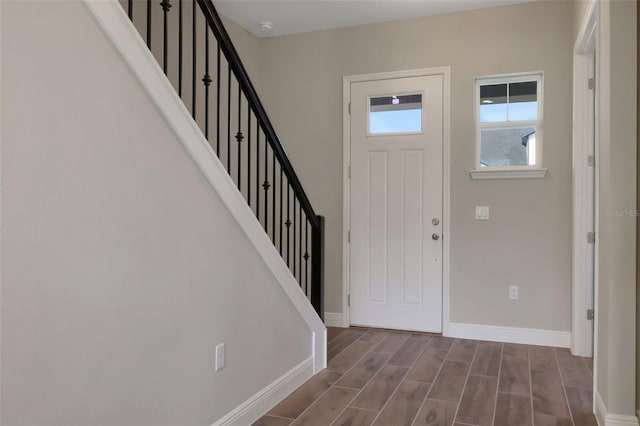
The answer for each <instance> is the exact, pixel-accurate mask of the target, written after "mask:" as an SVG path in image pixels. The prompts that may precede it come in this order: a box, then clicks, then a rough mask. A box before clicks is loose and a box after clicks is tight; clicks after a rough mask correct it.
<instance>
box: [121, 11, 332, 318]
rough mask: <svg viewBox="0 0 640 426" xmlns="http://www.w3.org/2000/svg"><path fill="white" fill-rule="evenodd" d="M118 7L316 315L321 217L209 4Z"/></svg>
mask: <svg viewBox="0 0 640 426" xmlns="http://www.w3.org/2000/svg"><path fill="white" fill-rule="evenodd" d="M120 3H121V4H122V6H123V7H124V9H125V10H126V12H127V14H128V16H129V18H130V19H131V21H132V22H133V24H134V25H135V26H136V28H137V29H138V31H139V33H140V35H141V36H142V38H143V39H144V40H145V41H146V43H147V46H148V47H149V49H150V50H151V51H152V53H153V54H154V56H155V57H156V59H158V63H159V64H160V65H161V66H162V69H163V71H164V73H165V74H166V75H167V78H169V80H170V81H171V83H172V84H173V86H174V88H175V89H176V91H177V93H178V95H179V96H180V98H181V99H182V101H183V102H184V104H185V106H186V107H187V109H188V110H189V111H190V112H191V115H192V117H193V119H194V120H195V121H196V122H197V123H198V125H199V127H200V129H201V130H202V132H203V134H204V136H205V138H206V139H207V141H208V142H209V145H210V146H211V148H212V149H213V151H214V152H215V153H216V154H217V156H218V158H219V159H220V161H221V163H222V164H223V165H224V166H225V168H226V170H227V172H228V173H229V175H230V176H231V178H232V179H233V180H234V182H235V183H236V185H237V187H238V189H239V190H240V192H241V193H242V195H243V196H244V197H245V199H246V200H247V203H248V204H249V207H250V208H251V209H252V211H253V212H254V214H255V215H256V218H257V219H258V221H259V222H260V224H261V225H262V227H263V228H264V230H265V232H266V233H267V235H268V236H269V238H270V239H271V241H272V242H273V244H274V246H275V247H276V249H277V250H278V251H279V253H280V255H281V256H282V258H283V260H284V261H285V262H286V264H287V266H288V267H289V269H290V271H291V273H292V274H293V276H294V277H295V278H296V280H297V281H298V283H299V285H300V287H301V289H302V290H303V291H304V293H305V294H306V296H307V298H308V299H309V300H310V302H311V304H312V305H313V307H314V309H315V310H316V312H317V313H318V315H319V316H320V318H324V294H323V293H324V217H323V216H319V215H316V213H315V212H314V210H313V207H312V206H311V203H310V201H309V198H308V197H307V194H306V193H305V191H304V189H303V187H302V184H301V183H300V180H299V179H298V176H297V175H296V172H295V170H294V168H293V166H292V164H291V162H290V161H289V158H288V157H287V154H286V152H285V150H284V147H283V146H282V143H281V142H280V139H279V138H278V135H277V134H276V132H275V130H274V128H273V125H272V124H271V121H270V119H269V117H268V115H267V113H266V111H265V108H264V106H263V105H262V102H261V101H260V98H259V97H258V94H257V93H256V90H255V87H254V86H253V84H252V82H251V79H250V78H249V75H248V73H247V71H246V69H245V67H244V65H243V64H242V61H241V60H240V57H239V55H238V52H237V51H236V49H235V47H234V45H233V43H232V42H231V39H230V37H229V34H228V33H227V31H226V29H225V27H224V25H223V23H222V20H221V19H220V16H219V15H218V13H217V11H216V8H215V6H214V5H213V3H212V2H211V0H146V1H144V0H143V1H140V0H136V1H133V0H120ZM196 3H197V7H196ZM158 27H160V30H158ZM211 36H213V38H214V40H212V41H210V38H211Z"/></svg>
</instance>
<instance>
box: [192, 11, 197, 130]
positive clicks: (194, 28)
mask: <svg viewBox="0 0 640 426" xmlns="http://www.w3.org/2000/svg"><path fill="white" fill-rule="evenodd" d="M192 6H193V9H192V11H191V12H192V13H191V18H192V24H193V25H192V28H191V30H192V31H191V45H192V48H193V50H192V51H191V67H192V68H191V116H192V117H193V119H194V120H195V119H196V65H197V62H196V47H197V46H196V2H195V0H194V1H193V3H192Z"/></svg>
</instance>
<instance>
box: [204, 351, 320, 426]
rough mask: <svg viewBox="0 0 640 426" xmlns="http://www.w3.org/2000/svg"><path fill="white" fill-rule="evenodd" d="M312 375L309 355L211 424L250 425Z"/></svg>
mask: <svg viewBox="0 0 640 426" xmlns="http://www.w3.org/2000/svg"><path fill="white" fill-rule="evenodd" d="M311 376H313V358H312V357H309V358H307V359H306V360H304V361H302V362H301V363H300V364H298V365H296V366H295V367H293V368H292V369H291V370H289V371H288V372H286V373H285V374H284V375H282V376H281V377H279V378H278V379H277V380H276V381H274V382H273V383H271V384H269V385H268V386H267V387H265V388H264V389H262V390H261V391H259V392H258V393H256V394H255V395H253V396H252V397H251V398H249V399H248V400H246V401H245V402H243V403H242V404H240V405H239V406H238V407H236V408H235V409H234V410H232V411H231V412H230V413H228V414H227V415H225V416H224V417H222V418H221V419H220V420H218V421H217V422H215V423H214V424H213V426H223V425H224V426H226V425H250V424H252V423H253V422H255V421H256V420H258V419H259V418H260V417H262V416H263V415H264V414H265V413H266V412H267V411H269V410H270V409H272V408H273V407H275V406H276V404H278V403H279V402H280V401H282V400H283V399H284V398H286V397H287V396H288V395H289V394H290V393H291V392H293V391H294V390H296V389H297V388H299V387H300V386H302V384H303V383H304V382H306V381H307V380H308V379H309V378H310V377H311Z"/></svg>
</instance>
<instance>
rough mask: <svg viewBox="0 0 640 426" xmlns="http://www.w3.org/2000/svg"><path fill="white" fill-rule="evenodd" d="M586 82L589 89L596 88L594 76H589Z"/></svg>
mask: <svg viewBox="0 0 640 426" xmlns="http://www.w3.org/2000/svg"><path fill="white" fill-rule="evenodd" d="M587 84H588V85H589V89H591V90H593V89H595V88H596V80H595V79H594V78H590V79H589V82H588V83H587Z"/></svg>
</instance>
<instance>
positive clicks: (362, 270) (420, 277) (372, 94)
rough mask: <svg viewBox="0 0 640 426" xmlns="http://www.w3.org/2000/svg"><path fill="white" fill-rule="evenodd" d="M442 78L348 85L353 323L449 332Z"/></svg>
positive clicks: (351, 311)
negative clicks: (444, 262)
mask: <svg viewBox="0 0 640 426" xmlns="http://www.w3.org/2000/svg"><path fill="white" fill-rule="evenodd" d="M443 88H444V87H443V76H442V75H429V76H421V77H406V78H394V79H387V80H376V81H365V82H353V83H351V94H350V95H351V116H350V141H351V145H350V149H351V153H350V158H351V180H350V197H351V200H350V206H351V209H350V230H351V234H350V240H351V242H350V253H349V259H350V268H349V270H350V295H351V309H350V322H351V324H353V325H361V326H370V327H382V328H392V329H404V330H417V331H431V332H441V331H442V229H443V228H442V219H443V218H442V145H443Z"/></svg>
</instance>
